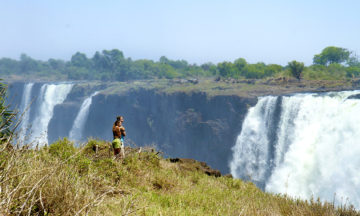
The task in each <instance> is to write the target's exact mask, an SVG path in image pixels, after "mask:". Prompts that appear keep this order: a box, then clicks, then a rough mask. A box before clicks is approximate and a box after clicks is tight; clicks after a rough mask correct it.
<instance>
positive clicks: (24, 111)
mask: <svg viewBox="0 0 360 216" xmlns="http://www.w3.org/2000/svg"><path fill="white" fill-rule="evenodd" d="M33 86H34V83H27V84H25V86H24V90H23V94H22V99H21V104H20V114H21V116H20V120H21V123H20V125H19V128H20V131H19V139H18V141H19V142H21V143H22V142H24V140H25V136H26V133H27V130H28V125H29V117H30V114H29V113H30V105H31V104H30V103H31V92H32V88H33Z"/></svg>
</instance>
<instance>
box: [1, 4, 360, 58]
mask: <svg viewBox="0 0 360 216" xmlns="http://www.w3.org/2000/svg"><path fill="white" fill-rule="evenodd" d="M359 11H360V1H358V0H342V1H340V0H313V1H310V0H302V1H300V0H238V1H235V0H222V1H221V0H206V1H205V0H181V1H180V0H172V1H169V0H167V1H165V0H154V1H151V0H147V1H145V0H132V1H121V0H118V1H115V0H103V1H100V0H98V1H95V0H94V1H91V0H77V1H74V0H73V1H69V0H61V1H49V0H42V1H41V0H32V1H25V0H11V1H8V0H0V57H10V58H16V59H18V58H19V56H20V54H21V53H26V54H28V55H29V56H31V57H33V58H35V59H42V60H47V59H49V58H57V59H64V60H68V59H70V58H71V55H72V54H74V53H75V52H77V51H80V52H83V53H85V54H87V56H88V57H92V56H93V54H94V53H95V51H101V50H103V49H113V48H116V49H119V50H122V51H123V52H124V54H125V56H126V57H131V58H132V59H144V58H146V59H153V60H158V59H159V57H160V56H162V55H165V56H167V57H168V58H170V59H184V60H187V61H188V62H190V63H197V64H201V63H204V62H209V61H210V62H214V63H218V62H220V61H233V60H235V59H236V58H239V57H242V58H245V59H246V60H247V61H248V62H251V63H255V62H265V63H267V64H269V63H277V64H282V65H285V64H287V62H289V61H291V60H298V61H303V62H305V63H306V64H311V63H312V58H313V56H314V54H317V53H320V52H321V50H322V49H323V48H325V47H326V46H330V45H333V46H339V47H344V48H347V49H349V50H352V51H354V52H356V53H358V54H360V43H359V38H360V13H359Z"/></svg>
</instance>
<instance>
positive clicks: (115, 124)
mask: <svg viewBox="0 0 360 216" xmlns="http://www.w3.org/2000/svg"><path fill="white" fill-rule="evenodd" d="M121 118H124V117H123V116H117V117H116V121H115V122H114V126H117V124H118V123H119V122H120V120H121Z"/></svg>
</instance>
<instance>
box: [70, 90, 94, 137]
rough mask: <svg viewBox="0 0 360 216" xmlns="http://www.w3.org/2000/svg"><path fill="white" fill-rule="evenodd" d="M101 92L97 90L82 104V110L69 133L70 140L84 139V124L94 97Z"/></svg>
mask: <svg viewBox="0 0 360 216" xmlns="http://www.w3.org/2000/svg"><path fill="white" fill-rule="evenodd" d="M98 93H99V92H98V91H96V92H95V93H93V94H92V95H91V96H90V97H88V98H86V99H85V100H84V102H83V103H82V104H81V107H80V110H79V112H78V114H77V116H76V118H75V120H74V123H73V126H72V128H71V130H70V133H69V138H70V140H75V141H81V140H82V139H83V137H82V133H83V130H84V126H85V123H86V120H87V117H88V115H89V109H90V106H91V103H92V98H93V97H94V96H95V95H97V94H98Z"/></svg>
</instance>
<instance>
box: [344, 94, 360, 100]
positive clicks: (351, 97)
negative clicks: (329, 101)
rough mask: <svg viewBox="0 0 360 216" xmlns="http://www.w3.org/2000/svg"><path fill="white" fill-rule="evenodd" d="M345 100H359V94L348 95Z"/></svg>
mask: <svg viewBox="0 0 360 216" xmlns="http://www.w3.org/2000/svg"><path fill="white" fill-rule="evenodd" d="M346 99H360V94H356V95H350V96H349V97H348V98H346Z"/></svg>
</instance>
